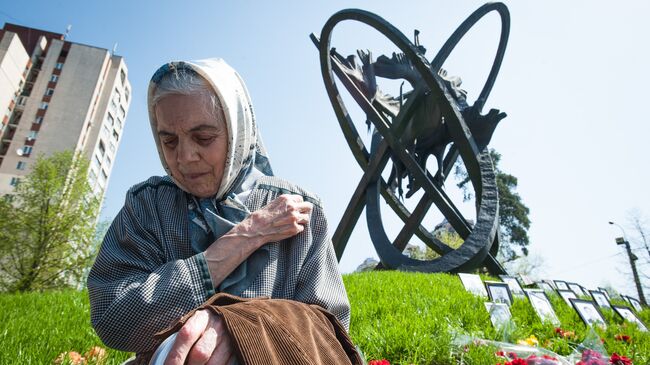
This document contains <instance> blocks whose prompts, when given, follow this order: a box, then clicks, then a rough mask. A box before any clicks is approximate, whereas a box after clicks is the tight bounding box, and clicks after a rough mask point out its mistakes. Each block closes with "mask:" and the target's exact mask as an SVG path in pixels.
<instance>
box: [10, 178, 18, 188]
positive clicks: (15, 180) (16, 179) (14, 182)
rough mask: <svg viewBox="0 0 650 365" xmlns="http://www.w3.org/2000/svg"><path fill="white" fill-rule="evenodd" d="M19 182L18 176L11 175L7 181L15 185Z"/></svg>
mask: <svg viewBox="0 0 650 365" xmlns="http://www.w3.org/2000/svg"><path fill="white" fill-rule="evenodd" d="M19 183H20V178H19V177H12V178H11V181H10V182H9V185H11V186H17V185H18V184H19Z"/></svg>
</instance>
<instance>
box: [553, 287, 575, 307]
mask: <svg viewBox="0 0 650 365" xmlns="http://www.w3.org/2000/svg"><path fill="white" fill-rule="evenodd" d="M557 293H558V294H559V295H560V296H561V297H562V299H564V301H565V302H566V304H567V305H568V306H569V307H572V306H573V305H572V304H571V299H578V296H577V295H576V293H574V292H573V290H569V289H558V291H557Z"/></svg>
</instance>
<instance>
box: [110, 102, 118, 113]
mask: <svg viewBox="0 0 650 365" xmlns="http://www.w3.org/2000/svg"><path fill="white" fill-rule="evenodd" d="M110 110H111V111H112V112H113V113H116V112H117V103H116V102H115V99H113V100H111V106H110Z"/></svg>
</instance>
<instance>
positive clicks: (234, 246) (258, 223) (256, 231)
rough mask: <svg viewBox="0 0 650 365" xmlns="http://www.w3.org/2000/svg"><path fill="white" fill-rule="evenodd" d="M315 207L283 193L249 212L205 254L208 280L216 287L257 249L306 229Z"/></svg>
mask: <svg viewBox="0 0 650 365" xmlns="http://www.w3.org/2000/svg"><path fill="white" fill-rule="evenodd" d="M313 208H314V206H313V205H312V204H311V203H309V202H305V201H303V199H302V196H300V195H290V194H283V195H280V196H279V197H277V198H276V199H274V200H273V201H272V202H270V203H269V204H268V205H266V206H265V207H264V208H262V209H260V210H256V211H255V212H253V213H251V214H250V215H249V216H248V217H247V218H246V219H244V220H243V221H241V222H239V223H238V224H237V225H236V226H235V227H233V228H232V229H231V230H230V231H228V233H226V234H224V235H223V236H221V237H219V239H217V240H216V241H215V242H214V243H213V244H212V245H210V247H208V248H207V249H206V250H205V252H204V257H205V260H206V262H207V265H208V271H210V278H211V279H212V283H213V285H214V286H215V287H216V286H218V285H219V283H221V282H222V281H223V279H225V278H226V276H228V275H229V274H230V273H231V272H232V271H233V270H235V268H237V266H239V264H241V263H242V262H243V261H244V260H246V258H247V257H248V256H249V255H250V254H251V253H253V252H254V251H255V250H257V249H258V248H260V247H262V246H263V245H264V244H266V243H269V242H279V241H281V240H283V239H286V238H289V237H293V236H295V235H297V234H298V233H300V232H302V231H304V230H305V226H306V225H307V224H308V223H309V220H310V214H311V212H312V209H313Z"/></svg>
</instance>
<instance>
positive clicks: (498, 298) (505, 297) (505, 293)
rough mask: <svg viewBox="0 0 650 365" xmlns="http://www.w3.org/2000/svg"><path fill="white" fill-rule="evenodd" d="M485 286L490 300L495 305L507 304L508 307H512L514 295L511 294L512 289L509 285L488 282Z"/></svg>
mask: <svg viewBox="0 0 650 365" xmlns="http://www.w3.org/2000/svg"><path fill="white" fill-rule="evenodd" d="M485 286H486V287H487V291H488V295H489V296H490V300H492V301H493V302H495V303H505V304H507V305H508V306H510V305H512V294H511V293H510V287H509V285H508V284H506V283H500V282H496V281H486V282H485Z"/></svg>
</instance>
